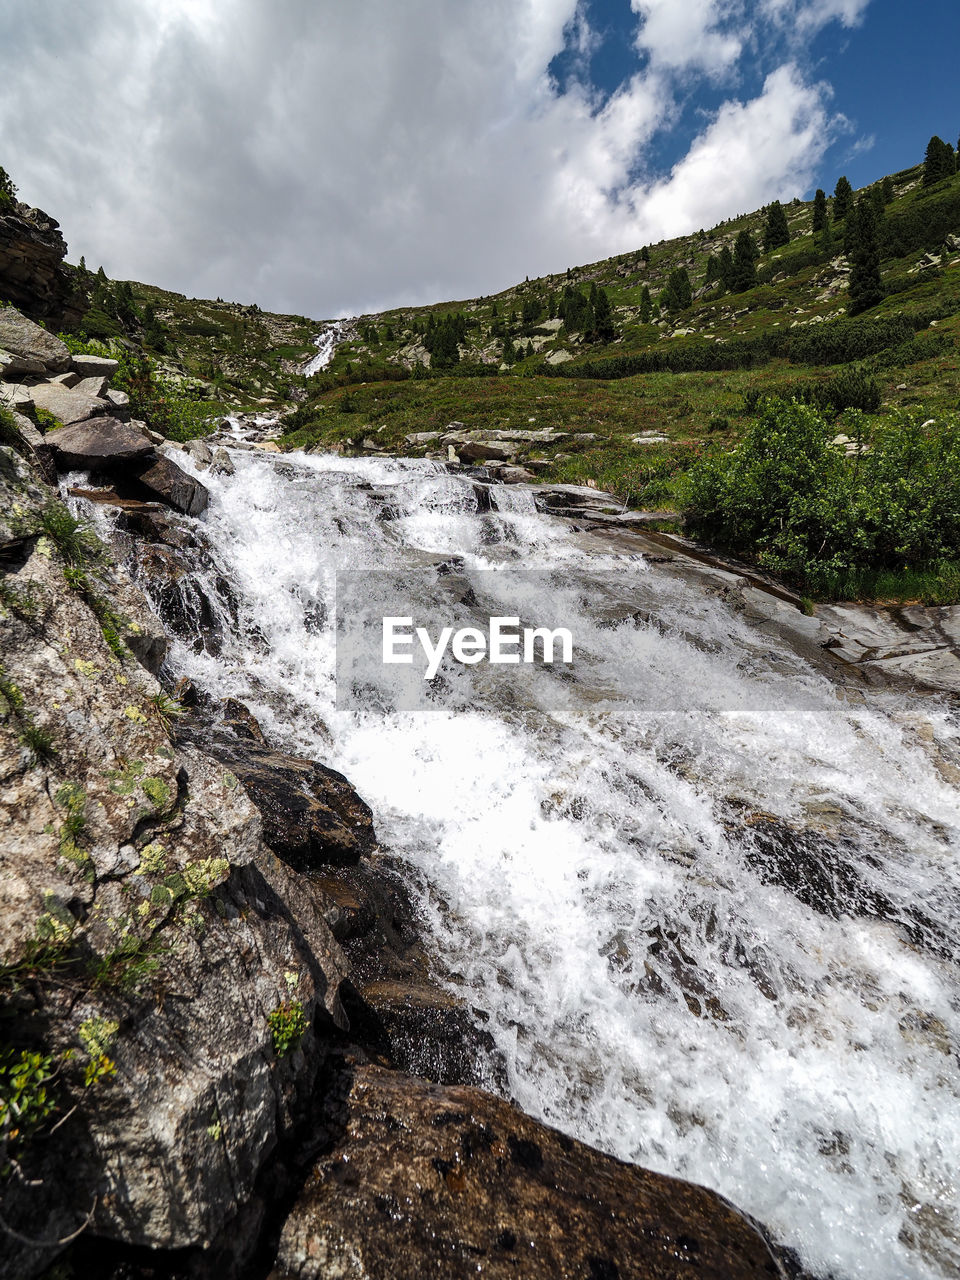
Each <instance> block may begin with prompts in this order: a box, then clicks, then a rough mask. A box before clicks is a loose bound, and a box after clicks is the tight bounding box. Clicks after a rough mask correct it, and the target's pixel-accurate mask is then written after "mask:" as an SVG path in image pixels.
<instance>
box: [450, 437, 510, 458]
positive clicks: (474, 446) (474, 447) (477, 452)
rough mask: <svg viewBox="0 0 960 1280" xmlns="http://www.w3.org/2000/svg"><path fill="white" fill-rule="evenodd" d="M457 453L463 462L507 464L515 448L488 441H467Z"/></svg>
mask: <svg viewBox="0 0 960 1280" xmlns="http://www.w3.org/2000/svg"><path fill="white" fill-rule="evenodd" d="M458 452H459V454H460V457H461V459H462V460H463V461H464V462H509V461H510V459H511V458H512V457H513V455H514V454H515V453H516V448H512V449H511V448H510V447H509V446H507V445H502V444H494V443H492V442H490V441H484V440H468V441H466V443H464V444H462V445H460V446H459V449H458Z"/></svg>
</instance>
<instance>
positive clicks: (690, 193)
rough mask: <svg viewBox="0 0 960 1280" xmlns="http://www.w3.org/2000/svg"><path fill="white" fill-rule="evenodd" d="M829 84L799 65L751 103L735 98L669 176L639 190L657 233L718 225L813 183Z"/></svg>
mask: <svg viewBox="0 0 960 1280" xmlns="http://www.w3.org/2000/svg"><path fill="white" fill-rule="evenodd" d="M826 97H827V90H826V88H825V86H823V85H807V84H805V83H804V82H803V80H802V78H801V77H800V75H799V72H798V71H797V68H796V67H794V66H789V65H788V66H783V67H780V68H778V70H776V71H774V72H772V73H771V74H770V75H769V76H768V77H767V79H766V82H765V84H764V86H763V92H762V93H761V94H760V96H759V97H757V98H755V99H754V100H753V101H752V102H747V103H740V102H728V103H726V104H725V105H724V106H723V107H722V108H721V110H720V111H719V113H718V115H717V117H716V119H715V120H714V121H713V123H712V124H711V125H710V127H709V128H708V129H707V130H706V131H705V132H704V133H703V134H701V135H700V137H699V138H697V139H696V140H695V141H694V143H693V145H692V146H691V148H690V151H689V152H688V153H687V155H686V156H685V157H684V159H683V160H682V161H681V162H680V163H679V164H678V165H677V166H676V168H675V169H674V170H673V172H672V173H671V175H670V177H669V178H668V179H667V180H666V181H664V182H660V183H657V184H656V185H654V186H653V187H652V188H650V189H649V190H647V191H644V192H642V193H638V197H635V198H638V204H639V205H640V207H641V209H642V216H643V218H644V219H645V221H646V222H647V225H648V226H649V228H650V237H651V238H653V237H655V236H657V235H658V233H659V236H660V237H663V236H665V235H667V234H669V229H671V228H673V227H675V226H677V224H680V226H682V228H683V229H685V230H692V229H694V228H695V227H699V226H703V227H707V226H712V225H713V224H714V223H716V222H719V221H720V220H721V219H723V218H727V217H730V216H731V215H735V214H737V213H740V212H748V211H750V210H752V209H756V208H758V207H759V206H760V205H763V204H765V203H767V202H769V201H770V200H772V199H786V198H792V197H793V196H794V195H797V194H799V193H800V192H801V191H803V190H804V189H805V188H806V187H807V186H808V185H809V182H810V178H811V175H812V173H813V170H814V167H815V165H816V162H817V160H818V159H819V158H820V156H821V155H822V153H823V150H824V147H825V144H826V141H827V137H828V134H829V122H828V118H827V112H826V106H825V99H826Z"/></svg>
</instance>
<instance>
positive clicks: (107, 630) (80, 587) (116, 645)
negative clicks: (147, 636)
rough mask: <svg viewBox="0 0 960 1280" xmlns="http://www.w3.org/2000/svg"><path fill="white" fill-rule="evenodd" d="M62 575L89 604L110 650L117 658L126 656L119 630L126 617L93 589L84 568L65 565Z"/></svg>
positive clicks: (125, 647) (126, 651) (125, 648)
mask: <svg viewBox="0 0 960 1280" xmlns="http://www.w3.org/2000/svg"><path fill="white" fill-rule="evenodd" d="M63 576H64V578H66V580H67V585H68V586H69V587H70V589H71V590H72V591H76V593H77V594H78V595H79V596H82V598H83V599H84V600H85V601H86V603H87V604H88V605H89V607H90V610H91V612H92V613H93V615H94V617H95V618H96V619H97V621H98V622H99V623H100V630H101V632H102V633H103V638H104V640H105V641H106V644H107V648H108V649H109V650H110V652H111V653H112V654H114V656H115V657H117V658H125V657H127V656H128V650H127V646H126V645H125V644H124V643H123V640H122V639H121V637H120V631H121V628H123V627H124V626H125V625H126V619H125V618H124V617H123V616H122V614H119V613H117V611H116V609H114V607H113V606H112V605H111V604H110V602H109V601H108V600H105V599H104V597H103V596H101V595H99V594H98V593H97V591H95V590H94V587H93V584H92V582H91V581H90V578H89V577H88V575H87V573H86V571H85V570H84V569H81V568H79V567H78V566H76V565H67V567H66V568H65V569H64V571H63Z"/></svg>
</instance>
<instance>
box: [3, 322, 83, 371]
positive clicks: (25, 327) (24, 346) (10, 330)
mask: <svg viewBox="0 0 960 1280" xmlns="http://www.w3.org/2000/svg"><path fill="white" fill-rule="evenodd" d="M0 347H3V349H4V350H5V351H9V352H10V353H11V354H12V355H15V356H24V357H26V358H27V359H29V360H36V361H39V363H40V364H41V365H42V366H43V368H44V369H45V370H46V371H47V372H48V373H66V371H67V370H68V369H69V368H70V351H69V349H68V347H67V346H66V344H65V343H63V342H61V341H60V339H59V338H57V337H56V336H55V335H54V334H52V333H50V332H48V330H46V329H44V328H43V327H42V326H41V325H38V324H34V322H33V321H32V320H28V319H27V317H26V316H25V315H23V314H21V312H19V311H17V310H16V308H14V307H3V308H0Z"/></svg>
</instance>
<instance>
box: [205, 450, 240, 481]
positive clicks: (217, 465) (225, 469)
mask: <svg viewBox="0 0 960 1280" xmlns="http://www.w3.org/2000/svg"><path fill="white" fill-rule="evenodd" d="M235 471H236V467H234V465H233V459H232V458H231V457H230V455H229V453H227V451H226V449H215V450H214V454H213V461H212V462H211V464H210V473H211V475H215V476H232V475H233V473H234V472H235Z"/></svg>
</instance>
